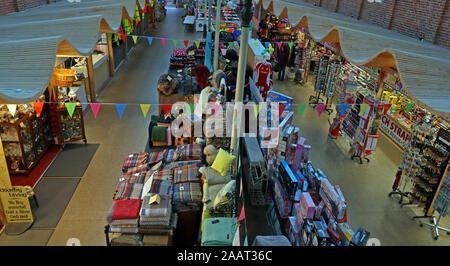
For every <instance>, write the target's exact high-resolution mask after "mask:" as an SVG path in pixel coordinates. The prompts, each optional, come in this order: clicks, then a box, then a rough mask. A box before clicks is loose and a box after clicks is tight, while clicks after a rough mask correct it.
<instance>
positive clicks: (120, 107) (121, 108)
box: [116, 103, 127, 118]
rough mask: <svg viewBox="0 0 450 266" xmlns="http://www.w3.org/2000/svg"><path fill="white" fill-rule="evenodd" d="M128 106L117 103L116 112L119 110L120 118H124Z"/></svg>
mask: <svg viewBox="0 0 450 266" xmlns="http://www.w3.org/2000/svg"><path fill="white" fill-rule="evenodd" d="M126 106H127V105H126V104H124V103H116V110H117V113H118V114H119V117H120V118H122V115H123V111H125V107H126Z"/></svg>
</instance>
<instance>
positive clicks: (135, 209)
mask: <svg viewBox="0 0 450 266" xmlns="http://www.w3.org/2000/svg"><path fill="white" fill-rule="evenodd" d="M140 209H141V199H118V200H115V205H114V210H113V212H112V217H111V218H112V219H113V220H122V219H136V218H138V216H139V210H140Z"/></svg>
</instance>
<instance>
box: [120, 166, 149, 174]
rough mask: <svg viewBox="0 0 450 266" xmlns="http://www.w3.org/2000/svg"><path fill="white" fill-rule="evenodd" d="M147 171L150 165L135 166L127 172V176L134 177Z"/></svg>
mask: <svg viewBox="0 0 450 266" xmlns="http://www.w3.org/2000/svg"><path fill="white" fill-rule="evenodd" d="M147 170H148V165H147V164H141V165H138V166H135V167H131V168H128V169H127V170H126V171H125V174H128V175H133V174H136V173H142V172H146V171H147Z"/></svg>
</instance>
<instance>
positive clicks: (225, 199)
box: [214, 180, 236, 207]
mask: <svg viewBox="0 0 450 266" xmlns="http://www.w3.org/2000/svg"><path fill="white" fill-rule="evenodd" d="M235 189H236V180H231V181H230V182H228V184H226V185H225V186H224V187H223V188H222V189H221V190H220V191H219V192H218V193H217V196H216V198H215V200H214V207H218V206H220V205H225V204H228V203H232V202H231V201H232V200H233V197H232V195H233V193H234V192H235Z"/></svg>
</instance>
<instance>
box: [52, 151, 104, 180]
mask: <svg viewBox="0 0 450 266" xmlns="http://www.w3.org/2000/svg"><path fill="white" fill-rule="evenodd" d="M99 146H100V144H66V145H65V146H64V147H63V148H62V150H61V152H60V153H59V154H58V156H57V157H56V159H55V160H54V161H53V163H52V164H51V165H50V167H49V168H48V170H47V171H46V172H45V174H44V177H83V175H84V172H85V171H86V169H87V168H88V166H89V164H90V163H91V160H92V157H94V154H95V152H96V151H97V149H98V147H99Z"/></svg>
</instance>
